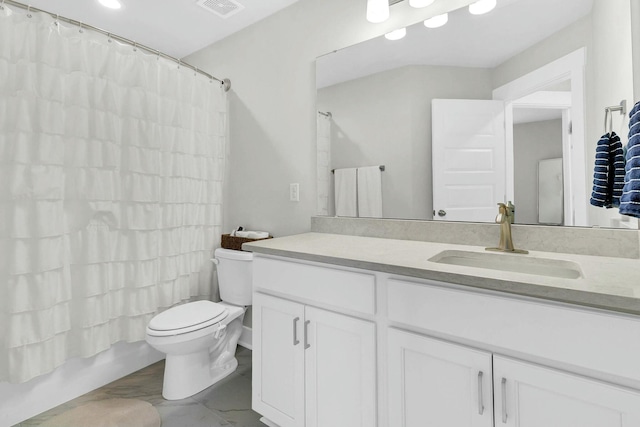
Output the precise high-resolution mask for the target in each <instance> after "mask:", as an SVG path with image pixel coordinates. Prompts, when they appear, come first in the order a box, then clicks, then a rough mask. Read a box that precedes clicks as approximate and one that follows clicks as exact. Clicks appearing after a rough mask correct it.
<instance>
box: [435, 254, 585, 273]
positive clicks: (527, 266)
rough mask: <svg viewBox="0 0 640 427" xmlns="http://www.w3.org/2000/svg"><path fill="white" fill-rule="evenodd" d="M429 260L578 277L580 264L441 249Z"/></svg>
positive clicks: (493, 268)
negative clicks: (441, 250)
mask: <svg viewBox="0 0 640 427" xmlns="http://www.w3.org/2000/svg"><path fill="white" fill-rule="evenodd" d="M429 261H431V262H436V263H439V264H448V265H460V266H465V267H475V268H486V269H490V270H498V271H509V272H514V273H524V274H533V275H536V276H548V277H558V278H562V279H578V278H580V277H582V271H581V270H580V266H579V265H578V264H576V263H575V262H572V261H563V260H558V259H549V258H535V257H531V256H527V255H515V254H509V253H504V254H501V253H500V254H496V253H482V252H468V251H443V252H440V253H439V254H437V255H435V256H433V257H432V258H430V259H429Z"/></svg>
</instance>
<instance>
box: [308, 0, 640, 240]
mask: <svg viewBox="0 0 640 427" xmlns="http://www.w3.org/2000/svg"><path fill="white" fill-rule="evenodd" d="M613 23H615V24H613ZM612 28H615V31H612ZM612 62H614V63H615V66H611V64H612ZM317 88H318V93H317V106H318V111H319V113H318V140H317V147H318V153H317V155H318V214H319V215H329V216H334V215H336V213H338V215H340V216H363V217H364V216H381V217H384V218H401V219H425V220H446V221H484V222H490V221H494V219H495V216H496V213H497V206H496V204H497V202H505V203H507V202H510V206H512V209H513V211H514V217H515V222H516V223H521V224H554V225H578V226H601V227H628V228H637V227H638V225H637V221H636V220H635V219H632V218H629V217H626V216H623V215H620V214H619V213H618V210H617V209H604V208H596V207H594V206H590V205H589V197H590V195H591V188H592V184H593V170H594V161H595V149H596V144H597V141H598V140H599V139H600V137H601V136H602V134H603V133H604V132H605V129H604V126H603V124H604V115H605V108H607V107H610V106H616V105H620V103H621V101H626V102H627V104H628V105H631V106H632V105H633V66H632V38H631V19H630V0H563V1H562V2H558V1H557V0H499V1H498V6H497V7H496V9H494V10H493V11H491V12H490V13H488V14H485V15H479V16H477V15H471V14H470V13H469V12H468V10H467V8H462V9H459V10H455V11H452V12H450V13H449V14H448V22H447V23H446V24H445V25H444V26H442V27H439V28H427V27H426V26H425V25H423V23H422V22H420V23H418V24H415V25H414V26H412V27H409V28H407V33H406V36H405V37H404V38H402V39H400V40H395V41H392V40H388V39H386V38H384V37H378V38H375V39H372V40H369V41H367V42H364V43H361V44H358V45H354V46H351V47H348V48H346V49H342V50H339V51H336V52H333V53H330V54H327V55H324V56H322V57H320V58H318V60H317ZM610 119H611V124H610V127H611V129H612V130H614V131H615V132H616V133H617V134H618V135H620V136H621V138H622V139H623V144H626V142H627V141H626V134H627V131H628V117H627V114H621V112H614V113H612V115H611V116H610ZM379 166H384V171H381V170H380V169H382V168H379ZM376 169H377V170H378V171H379V172H377V173H376V172H375V170H376ZM334 170H337V171H338V173H337V174H334V173H333V171H334ZM372 171H374V172H373V173H372ZM359 178H360V179H359ZM376 187H379V188H378V189H377V188H376ZM379 193H381V195H382V196H381V200H382V202H381V205H380V209H375V208H374V209H372V206H374V207H375V205H376V204H377V203H379V201H378V200H377V199H378V198H379V195H378V194H379ZM336 202H338V204H339V206H336ZM345 203H346V205H345ZM345 206H346V208H347V209H346V210H344V209H343V208H344V207H345ZM336 208H338V209H336ZM378 211H379V212H381V214H379V215H378V214H373V215H372V214H371V212H378ZM345 212H346V213H345ZM360 212H365V215H361V214H360Z"/></svg>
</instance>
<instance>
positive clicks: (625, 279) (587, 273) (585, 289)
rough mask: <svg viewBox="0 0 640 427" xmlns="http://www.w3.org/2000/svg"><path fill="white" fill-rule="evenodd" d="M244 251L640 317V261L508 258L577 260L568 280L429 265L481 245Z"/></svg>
mask: <svg viewBox="0 0 640 427" xmlns="http://www.w3.org/2000/svg"><path fill="white" fill-rule="evenodd" d="M243 249H245V250H250V251H253V252H256V253H261V254H266V255H275V256H283V257H290V258H296V259H301V260H307V261H315V262H323V263H328V264H334V265H341V266H346V267H353V268H362V269H367V270H374V271H381V272H386V273H391V274H397V275H402V276H409V277H416V278H422V279H431V280H437V281H442V282H448V283H456V284H460V285H466V286H472V287H477V288H483V289H489V290H495V291H502V292H507V293H511V294H517V295H524V296H531V297H537V298H544V299H547V300H553V301H559V302H566V303H571V304H579V305H584V306H589V307H595V308H600V309H605V310H613V311H617V312H623V313H630V314H634V315H640V260H638V259H621V258H609V257H600V256H588V255H574V254H562V253H553V252H540V251H531V252H530V253H529V254H528V255H511V254H508V256H514V257H531V258H546V259H555V260H564V261H572V262H574V263H576V264H578V265H579V266H580V269H581V270H582V277H580V278H577V279H563V278H555V277H548V276H538V275H533V274H525V273H518V272H506V271H499V270H492V269H487V268H476V267H467V266H457V265H448V264H441V263H436V262H430V261H429V259H430V258H432V257H433V256H435V255H437V254H439V253H440V252H442V251H447V250H454V251H469V252H478V253H487V252H486V251H485V248H484V247H480V246H468V245H452V244H444V243H432V242H421V241H409V240H394V239H381V238H373V237H359V236H350V235H339V234H325V233H305V234H299V235H295V236H288V237H281V238H276V239H269V240H261V241H256V242H252V243H245V244H244V245H243ZM523 249H526V248H523Z"/></svg>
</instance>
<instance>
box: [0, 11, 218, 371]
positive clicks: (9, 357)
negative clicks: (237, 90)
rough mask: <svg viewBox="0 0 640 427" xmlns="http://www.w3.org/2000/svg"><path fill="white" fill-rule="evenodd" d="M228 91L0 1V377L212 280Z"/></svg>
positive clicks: (105, 333)
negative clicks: (211, 267)
mask: <svg viewBox="0 0 640 427" xmlns="http://www.w3.org/2000/svg"><path fill="white" fill-rule="evenodd" d="M225 123H226V97H225V94H224V91H223V90H222V89H221V88H220V85H219V84H218V82H216V81H213V82H212V81H210V80H209V79H207V78H206V77H203V76H202V75H196V73H194V72H193V71H192V70H189V69H186V68H184V67H182V68H181V67H179V66H178V64H175V63H173V62H170V61H167V60H164V59H160V58H158V57H156V56H154V55H149V54H146V53H143V52H141V51H139V50H136V49H135V48H134V47H132V46H128V45H122V44H119V43H117V42H115V41H111V40H108V38H107V36H104V35H101V34H98V33H93V32H90V31H86V30H85V31H79V29H78V28H73V27H72V26H70V25H66V24H59V23H57V22H56V21H55V19H54V18H52V17H50V16H49V15H46V14H38V13H33V14H32V17H28V16H27V14H26V13H25V12H23V11H21V10H19V9H18V10H16V9H14V10H13V11H12V10H11V8H9V7H7V6H5V7H4V9H3V10H0V381H9V382H13V383H18V382H25V381H27V380H29V379H31V378H34V377H36V376H38V375H41V374H44V373H47V372H51V371H52V370H53V369H55V368H56V367H57V366H60V365H61V364H63V363H64V362H65V361H66V360H67V359H69V358H71V357H78V356H80V357H88V356H92V355H95V354H97V353H98V352H101V351H103V350H105V349H108V348H109V347H110V346H111V345H112V344H113V343H115V342H117V341H122V340H124V341H128V342H132V341H138V340H143V339H144V334H145V327H146V325H147V323H148V321H149V319H150V318H151V317H152V316H153V315H154V313H156V312H157V311H158V310H159V309H160V308H163V307H168V306H171V305H173V304H175V303H178V302H180V301H183V300H187V299H191V298H197V297H206V296H208V295H209V294H210V287H211V269H210V267H209V264H210V263H209V262H208V260H209V258H211V256H212V250H213V249H214V246H215V244H216V242H219V238H220V232H221V221H222V219H221V216H222V212H221V206H222V179H223V175H224V160H225V142H226V140H225V135H226V130H225Z"/></svg>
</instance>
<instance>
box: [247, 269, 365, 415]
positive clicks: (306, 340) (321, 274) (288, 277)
mask: <svg viewBox="0 0 640 427" xmlns="http://www.w3.org/2000/svg"><path fill="white" fill-rule="evenodd" d="M300 267H302V268H300ZM254 273H255V274H254V277H256V279H255V287H256V289H257V290H260V291H259V292H254V297H253V384H252V389H253V399H252V406H253V409H254V410H255V411H256V412H258V413H260V414H261V415H263V416H264V417H266V418H267V419H268V420H269V421H271V422H272V423H275V424H277V425H278V426H280V427H353V426H367V427H369V426H370V427H375V426H376V425H377V413H376V346H375V343H376V329H375V324H374V323H373V322H372V321H369V320H363V319H358V318H356V317H353V316H351V315H345V314H341V313H339V312H338V311H339V310H340V307H341V308H342V309H343V310H345V311H351V309H352V308H353V307H354V306H355V307H362V302H363V300H365V301H366V300H367V299H368V298H369V297H373V295H374V288H373V285H374V281H375V280H374V276H373V275H363V274H360V273H354V272H337V273H336V274H334V273H332V272H331V271H330V270H328V269H323V268H320V269H318V268H317V267H313V266H302V265H300V264H295V263H286V262H285V263H282V262H281V261H279V260H264V259H258V262H257V266H256V270H254ZM307 274H310V275H311V276H308V277H305V276H307ZM318 278H320V283H316V281H317V280H318ZM323 280H327V282H325V283H322V281H323ZM350 280H352V281H353V283H351V282H350ZM287 282H289V283H287ZM349 283H351V284H353V285H354V286H355V287H356V288H358V287H360V291H362V294H361V295H353V294H352V292H353V289H349ZM311 284H313V285H316V286H323V285H324V287H326V288H327V289H328V290H329V292H330V293H333V295H334V298H335V299H329V300H327V301H325V302H327V303H331V304H330V305H331V306H332V307H337V308H336V311H333V310H326V309H322V308H318V307H315V306H312V305H310V304H305V303H304V301H306V300H308V299H309V296H310V295H309V294H308V293H309V292H316V290H315V289H314V286H310V285H311ZM291 285H292V286H293V289H292V290H291V291H290V292H285V294H283V292H282V290H283V289H289V286H291ZM296 285H297V286H296ZM332 290H333V292H332ZM265 292H272V293H275V294H277V295H278V296H274V295H267V294H265ZM340 294H343V295H340ZM338 295H340V297H338ZM325 298H326V296H325ZM349 298H351V299H349ZM354 298H356V299H354ZM296 300H297V301H296ZM370 307H371V310H373V305H371V306H370Z"/></svg>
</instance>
